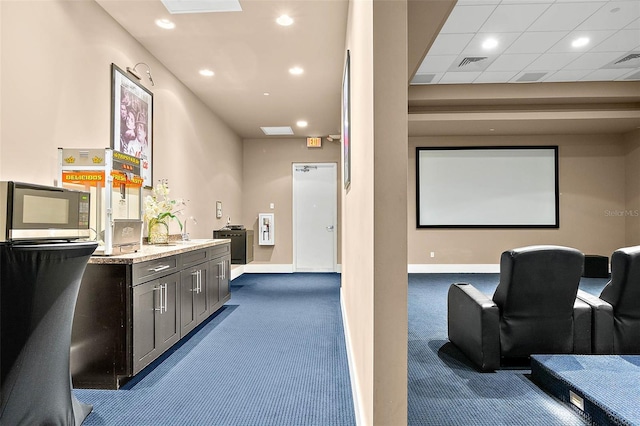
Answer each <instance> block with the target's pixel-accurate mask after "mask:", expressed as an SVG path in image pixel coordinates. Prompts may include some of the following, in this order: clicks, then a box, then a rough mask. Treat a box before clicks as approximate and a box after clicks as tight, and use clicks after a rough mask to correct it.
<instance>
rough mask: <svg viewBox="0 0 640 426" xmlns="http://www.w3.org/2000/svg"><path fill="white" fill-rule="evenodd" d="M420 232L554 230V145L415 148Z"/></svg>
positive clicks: (556, 224) (556, 206) (556, 205)
mask: <svg viewBox="0 0 640 426" xmlns="http://www.w3.org/2000/svg"><path fill="white" fill-rule="evenodd" d="M416 210H417V212H416V213H417V215H416V217H417V227H418V228H558V227H559V217H560V211H559V199H558V147H557V146H515V147H512V146H510V147H438V148H436V147H428V148H422V147H418V148H416Z"/></svg>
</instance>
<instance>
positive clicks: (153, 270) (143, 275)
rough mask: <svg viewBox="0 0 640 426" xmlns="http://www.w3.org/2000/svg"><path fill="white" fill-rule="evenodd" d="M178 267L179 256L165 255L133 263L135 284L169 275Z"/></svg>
mask: <svg viewBox="0 0 640 426" xmlns="http://www.w3.org/2000/svg"><path fill="white" fill-rule="evenodd" d="M177 269H178V256H169V257H163V258H162V259H156V260H150V261H148V262H142V263H138V264H135V265H133V285H138V284H140V283H143V282H146V281H149V280H152V279H155V278H159V277H163V276H165V275H169V274H171V273H173V272H175V271H177Z"/></svg>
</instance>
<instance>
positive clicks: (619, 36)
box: [590, 30, 640, 52]
mask: <svg viewBox="0 0 640 426" xmlns="http://www.w3.org/2000/svg"><path fill="white" fill-rule="evenodd" d="M639 46H640V31H638V30H621V31H618V32H617V33H615V34H613V35H612V36H611V37H609V38H607V39H605V40H604V41H603V42H602V43H600V44H598V45H597V46H594V47H593V48H592V49H591V50H590V52H627V51H629V50H635V49H637V48H638V47H639Z"/></svg>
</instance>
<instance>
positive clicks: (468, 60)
mask: <svg viewBox="0 0 640 426" xmlns="http://www.w3.org/2000/svg"><path fill="white" fill-rule="evenodd" d="M487 59H488V56H468V57H466V58H464V59H463V60H462V61H460V63H459V64H458V68H463V67H466V66H468V65H473V64H475V63H476V62H482V61H486V60H487Z"/></svg>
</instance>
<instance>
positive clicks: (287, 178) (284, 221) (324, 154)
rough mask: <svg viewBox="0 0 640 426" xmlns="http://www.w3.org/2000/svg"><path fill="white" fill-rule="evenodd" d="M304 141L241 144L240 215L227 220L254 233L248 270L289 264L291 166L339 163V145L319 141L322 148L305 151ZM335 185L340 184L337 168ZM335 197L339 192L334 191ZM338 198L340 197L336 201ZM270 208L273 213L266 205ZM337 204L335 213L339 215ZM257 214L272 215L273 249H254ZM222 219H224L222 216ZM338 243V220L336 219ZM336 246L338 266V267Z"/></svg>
mask: <svg viewBox="0 0 640 426" xmlns="http://www.w3.org/2000/svg"><path fill="white" fill-rule="evenodd" d="M306 144H307V141H306V139H300V138H297V139H246V140H244V142H243V147H244V148H243V182H244V184H243V187H242V205H243V209H242V215H241V216H238V217H235V218H234V217H231V223H234V224H235V223H241V224H243V225H244V226H245V227H246V228H247V229H253V230H254V236H255V238H254V252H253V256H254V257H253V259H254V260H253V263H252V266H255V265H257V264H261V263H269V264H278V265H291V264H293V234H292V231H293V226H292V223H293V204H292V196H293V186H292V184H293V177H292V167H293V164H294V163H336V164H337V163H339V162H340V143H339V142H329V141H327V140H326V139H323V140H322V148H307V145H306ZM337 169H338V183H339V182H342V177H341V174H340V167H338V168H337ZM337 193H338V194H339V193H340V191H339V189H338V191H337ZM338 198H340V197H338ZM271 203H273V204H274V209H273V210H272V209H271V208H270V204H271ZM339 203H340V200H338V211H340V204H339ZM258 213H274V214H275V216H274V217H275V232H276V234H275V241H276V244H275V245H273V246H259V245H258V238H257V235H258ZM225 217H226V216H225ZM337 229H338V236H337V238H338V242H339V241H340V235H341V234H340V231H341V229H342V227H341V226H340V217H339V215H338V224H337ZM339 246H340V244H338V253H337V255H338V263H340V248H339Z"/></svg>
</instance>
